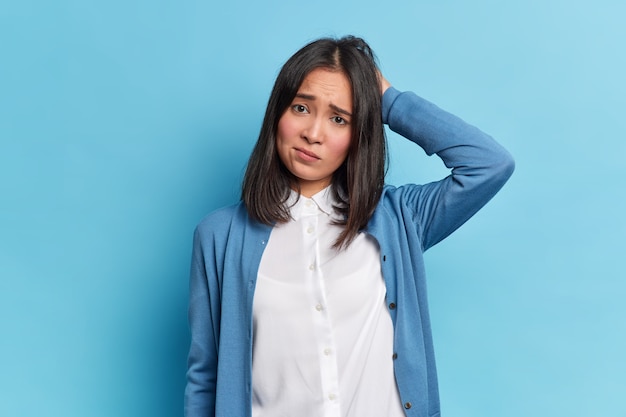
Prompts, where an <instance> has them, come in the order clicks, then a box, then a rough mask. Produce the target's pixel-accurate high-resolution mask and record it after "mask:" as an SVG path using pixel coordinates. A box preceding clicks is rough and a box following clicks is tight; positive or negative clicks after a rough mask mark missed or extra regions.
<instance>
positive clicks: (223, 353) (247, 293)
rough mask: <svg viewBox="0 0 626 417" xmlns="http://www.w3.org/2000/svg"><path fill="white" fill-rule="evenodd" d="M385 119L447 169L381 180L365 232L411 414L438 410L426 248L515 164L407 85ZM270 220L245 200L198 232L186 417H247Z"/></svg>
mask: <svg viewBox="0 0 626 417" xmlns="http://www.w3.org/2000/svg"><path fill="white" fill-rule="evenodd" d="M383 122H385V123H386V124H388V125H389V127H390V128H391V130H393V131H395V132H397V133H399V134H400V135H402V136H404V137H405V138H407V139H409V140H411V141H413V142H415V143H416V144H418V145H419V146H421V147H422V148H423V149H424V151H425V152H426V153H427V154H428V155H432V154H435V153H436V154H437V155H438V156H439V157H440V158H441V159H442V160H443V162H444V163H445V165H446V167H448V168H450V169H451V174H450V175H449V176H447V177H446V178H444V179H442V180H440V181H436V182H432V183H429V184H425V185H415V184H409V185H404V186H401V187H394V186H390V185H385V187H384V190H383V193H382V196H381V198H380V202H379V203H378V206H377V207H376V210H375V211H374V214H373V215H372V218H371V219H370V221H369V222H368V224H367V227H366V228H365V230H363V233H369V234H371V235H372V236H373V237H374V238H375V239H376V240H377V241H378V244H379V246H380V257H381V259H380V260H381V265H382V273H383V277H384V280H385V285H386V290H387V296H386V299H387V305H388V307H389V312H390V314H391V319H392V322H393V326H394V352H395V354H394V357H396V359H395V361H394V371H395V376H396V382H397V385H398V390H399V393H400V398H401V400H402V404H403V406H404V408H405V412H406V415H407V416H409V417H412V416H414V417H438V416H439V415H440V412H439V393H438V387H437V373H436V367H435V357H434V351H433V342H432V335H431V328H430V319H429V314H428V303H427V298H426V276H425V269H424V259H423V253H424V251H426V250H427V249H428V248H430V247H432V246H433V245H435V244H436V243H438V242H440V241H441V240H442V239H444V238H445V237H446V236H448V235H449V234H450V233H452V232H453V231H454V230H456V229H457V228H458V227H459V226H461V225H462V224H463V223H464V222H465V221H467V220H468V219H469V218H470V217H471V216H473V215H474V214H475V213H476V212H477V211H478V210H479V209H480V208H481V207H482V206H483V205H485V204H486V203H487V202H488V201H489V200H490V199H491V198H492V197H493V196H494V195H495V194H496V193H497V192H498V190H499V189H500V188H501V187H502V186H503V185H504V183H505V182H506V181H507V179H508V178H509V177H510V175H511V174H512V172H513V169H514V162H513V159H512V157H511V156H510V154H509V153H508V152H507V151H506V150H505V149H504V148H503V147H502V146H500V145H499V144H497V143H496V142H495V141H494V140H493V139H492V138H491V137H490V136H488V135H486V134H485V133H483V132H481V131H480V130H478V129H477V128H475V127H473V126H470V125H468V124H467V123H465V122H463V121H462V120H461V119H459V118H457V117H456V116H454V115H452V114H450V113H447V112H445V111H443V110H441V109H439V108H438V107H437V106H435V105H433V104H432V103H430V102H428V101H426V100H424V99H422V98H420V97H418V96H417V95H415V94H413V93H410V92H403V93H401V92H399V91H398V90H396V89H394V88H393V87H392V88H389V89H388V90H387V91H386V92H385V94H384V96H383ZM271 230H272V227H271V226H268V225H264V224H260V223H258V222H256V221H254V220H252V219H251V218H250V217H249V216H248V214H247V211H246V208H245V206H244V204H243V203H242V202H239V203H238V204H235V205H232V206H229V207H225V208H222V209H219V210H217V211H215V212H213V213H211V214H209V215H208V216H207V217H205V218H204V219H203V220H202V221H201V222H200V224H199V225H198V226H197V228H196V231H195V234H194V245H193V256H192V267H191V279H190V299H189V323H190V328H191V346H190V349H189V359H188V372H187V387H186V391H185V416H187V417H209V416H210V417H250V416H251V410H252V405H251V404H252V398H251V395H252V380H251V374H252V300H253V297H254V289H255V284H256V278H257V271H258V267H259V264H260V262H261V256H262V254H263V250H264V249H265V246H266V244H267V241H268V239H269V236H270V233H271Z"/></svg>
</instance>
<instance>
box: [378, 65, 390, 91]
mask: <svg viewBox="0 0 626 417" xmlns="http://www.w3.org/2000/svg"><path fill="white" fill-rule="evenodd" d="M378 80H379V81H380V95H381V96H382V95H383V94H385V91H387V89H388V88H389V87H391V84H390V83H389V81H387V79H386V78H385V77H384V76H383V74H382V73H381V72H380V71H378Z"/></svg>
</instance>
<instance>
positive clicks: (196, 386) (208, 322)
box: [185, 228, 219, 417]
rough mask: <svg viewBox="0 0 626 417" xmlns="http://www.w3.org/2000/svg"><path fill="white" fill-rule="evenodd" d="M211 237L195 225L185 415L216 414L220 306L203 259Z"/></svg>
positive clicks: (211, 273) (209, 269) (210, 268)
mask: <svg viewBox="0 0 626 417" xmlns="http://www.w3.org/2000/svg"><path fill="white" fill-rule="evenodd" d="M210 243H211V240H210V239H202V237H201V232H200V230H199V228H196V231H195V233H194V241H193V252H192V261H191V273H190V281H189V312H188V315H189V317H188V318H189V327H190V331H191V344H190V347H189V356H188V360H187V386H186V388H185V417H211V416H215V402H216V387H217V352H218V349H217V344H218V335H219V317H216V316H217V315H219V310H216V309H215V308H213V307H212V305H214V304H219V303H216V301H217V300H215V298H219V293H218V292H217V291H215V288H216V287H217V285H209V280H211V281H213V284H216V283H217V279H216V277H215V275H216V274H215V273H213V272H211V271H213V270H214V269H215V268H212V267H211V266H210V265H208V264H207V263H206V262H205V253H210V252H211V248H210V247H205V246H210Z"/></svg>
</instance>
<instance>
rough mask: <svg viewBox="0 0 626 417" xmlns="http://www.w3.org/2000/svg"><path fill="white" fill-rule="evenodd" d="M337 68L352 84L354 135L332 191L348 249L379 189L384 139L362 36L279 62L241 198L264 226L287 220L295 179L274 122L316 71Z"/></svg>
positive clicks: (371, 61) (323, 42) (340, 243)
mask: <svg viewBox="0 0 626 417" xmlns="http://www.w3.org/2000/svg"><path fill="white" fill-rule="evenodd" d="M317 68H327V69H330V70H333V71H341V72H342V73H343V74H345V76H346V77H347V78H348V81H349V82H350V85H351V87H352V103H353V108H352V118H351V121H350V123H351V126H352V137H351V142H350V148H349V150H348V156H347V157H346V160H345V161H344V163H343V164H342V165H341V166H340V167H339V168H338V169H337V170H336V171H335V173H334V174H333V178H332V184H331V190H332V192H333V195H334V197H335V199H336V201H338V202H339V204H338V205H337V206H336V207H335V209H336V210H337V211H338V212H339V213H340V214H343V216H344V221H342V222H339V224H342V225H344V226H345V228H344V230H343V231H342V232H341V234H340V235H339V237H338V239H337V241H336V242H335V247H337V248H342V247H346V246H348V245H349V244H350V242H352V240H353V239H354V238H355V237H356V235H357V234H358V233H359V230H360V229H362V228H363V227H365V225H366V224H367V222H368V220H369V219H370V217H371V216H372V214H373V212H374V209H375V208H376V205H377V203H378V200H379V199H380V195H381V192H382V188H383V184H384V177H385V163H386V155H387V152H386V141H385V132H384V128H383V122H382V109H381V106H382V104H381V93H380V81H379V78H378V69H377V66H376V57H375V55H374V53H373V51H372V50H371V48H370V47H369V45H368V44H367V43H366V42H365V41H364V40H363V39H360V38H356V37H353V36H346V37H343V38H340V39H331V38H323V39H319V40H316V41H314V42H311V43H309V44H308V45H306V46H304V47H303V48H302V49H300V50H299V51H298V52H296V53H295V54H294V55H293V56H292V57H291V58H289V60H287V62H286V63H285V65H283V67H282V69H281V71H280V73H279V74H278V77H277V78H276V82H275V83H274V88H273V89H272V93H271V95H270V98H269V102H268V104H267V110H266V112H265V118H264V120H263V125H262V126H261V131H260V133H259V138H258V140H257V143H256V145H255V147H254V150H253V151H252V155H251V156H250V159H249V161H248V166H247V169H246V174H245V176H244V179H243V184H242V192H241V198H242V199H243V201H244V203H245V205H246V208H247V210H248V213H249V215H250V216H251V217H252V218H254V219H256V220H258V221H259V222H262V223H265V224H274V223H283V222H287V221H289V219H290V215H289V207H286V201H287V198H288V197H289V191H290V189H291V188H292V187H295V188H296V189H297V188H298V181H297V178H295V177H294V175H293V174H291V172H289V170H288V169H287V168H286V167H285V166H284V164H283V163H282V161H281V160H280V158H279V156H278V152H277V150H276V131H277V127H278V121H279V120H280V118H281V116H282V115H283V114H284V112H285V111H286V110H287V109H288V107H289V105H290V104H291V102H292V100H293V99H294V97H295V96H296V93H297V92H298V89H299V88H300V85H301V84H302V82H303V80H304V78H305V77H306V76H307V75H308V74H309V73H310V72H311V71H313V70H314V69H317Z"/></svg>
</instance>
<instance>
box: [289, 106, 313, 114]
mask: <svg viewBox="0 0 626 417" xmlns="http://www.w3.org/2000/svg"><path fill="white" fill-rule="evenodd" d="M291 109H292V110H293V111H295V112H296V113H308V112H309V110H308V109H307V108H306V106H303V105H302V104H294V105H293V106H291Z"/></svg>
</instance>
